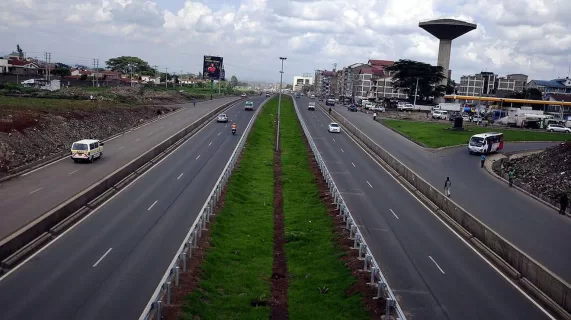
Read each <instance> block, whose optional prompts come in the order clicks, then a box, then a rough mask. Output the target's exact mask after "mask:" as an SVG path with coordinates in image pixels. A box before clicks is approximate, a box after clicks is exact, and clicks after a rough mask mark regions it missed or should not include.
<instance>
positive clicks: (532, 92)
mask: <svg viewBox="0 0 571 320" xmlns="http://www.w3.org/2000/svg"><path fill="white" fill-rule="evenodd" d="M508 98H513V99H529V100H543V94H542V93H541V91H539V90H538V89H536V88H529V89H523V91H522V92H513V93H511V94H510V95H508Z"/></svg>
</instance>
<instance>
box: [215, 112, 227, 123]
mask: <svg viewBox="0 0 571 320" xmlns="http://www.w3.org/2000/svg"><path fill="white" fill-rule="evenodd" d="M216 122H228V116H226V114H225V113H221V114H219V115H218V118H217V119H216Z"/></svg>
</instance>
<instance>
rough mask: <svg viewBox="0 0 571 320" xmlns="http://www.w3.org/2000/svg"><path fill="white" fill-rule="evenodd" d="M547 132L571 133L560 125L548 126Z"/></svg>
mask: <svg viewBox="0 0 571 320" xmlns="http://www.w3.org/2000/svg"><path fill="white" fill-rule="evenodd" d="M547 131H549V132H564V133H571V129H570V128H567V127H565V126H562V125H560V124H550V125H548V126H547Z"/></svg>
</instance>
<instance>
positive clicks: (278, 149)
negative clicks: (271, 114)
mask: <svg viewBox="0 0 571 320" xmlns="http://www.w3.org/2000/svg"><path fill="white" fill-rule="evenodd" d="M286 59H287V58H286V57H280V60H281V61H282V70H281V71H280V95H279V98H278V130H277V134H276V152H277V151H280V114H281V113H280V111H281V106H282V82H283V75H284V60H286Z"/></svg>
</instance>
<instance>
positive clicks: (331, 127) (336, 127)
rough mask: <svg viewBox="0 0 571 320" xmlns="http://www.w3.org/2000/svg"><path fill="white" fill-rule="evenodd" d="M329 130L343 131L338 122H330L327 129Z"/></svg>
mask: <svg viewBox="0 0 571 320" xmlns="http://www.w3.org/2000/svg"><path fill="white" fill-rule="evenodd" d="M327 130H328V131H329V132H337V133H341V127H340V126H339V124H338V123H336V122H331V123H330V124H329V129H327Z"/></svg>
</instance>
